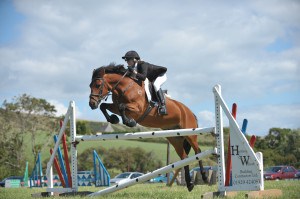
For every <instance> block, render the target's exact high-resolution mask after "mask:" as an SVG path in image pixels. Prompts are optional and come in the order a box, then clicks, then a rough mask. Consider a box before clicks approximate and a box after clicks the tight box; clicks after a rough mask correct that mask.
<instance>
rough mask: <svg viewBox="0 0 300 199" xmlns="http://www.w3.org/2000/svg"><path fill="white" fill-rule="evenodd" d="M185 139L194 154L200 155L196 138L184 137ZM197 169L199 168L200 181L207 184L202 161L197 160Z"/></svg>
mask: <svg viewBox="0 0 300 199" xmlns="http://www.w3.org/2000/svg"><path fill="white" fill-rule="evenodd" d="M186 139H187V140H188V142H189V143H190V144H191V147H192V148H193V150H194V151H195V154H198V153H201V149H200V148H199V146H198V141H197V136H188V137H186ZM199 167H200V170H201V176H202V180H203V181H204V182H205V183H208V181H207V176H206V172H205V171H204V167H203V163H202V160H199Z"/></svg>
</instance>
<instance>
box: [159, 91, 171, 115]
mask: <svg viewBox="0 0 300 199" xmlns="http://www.w3.org/2000/svg"><path fill="white" fill-rule="evenodd" d="M157 97H158V101H159V102H160V103H159V104H160V106H159V108H158V113H159V114H161V115H168V113H167V108H166V101H165V96H164V94H163V92H162V90H161V89H159V90H158V91H157Z"/></svg>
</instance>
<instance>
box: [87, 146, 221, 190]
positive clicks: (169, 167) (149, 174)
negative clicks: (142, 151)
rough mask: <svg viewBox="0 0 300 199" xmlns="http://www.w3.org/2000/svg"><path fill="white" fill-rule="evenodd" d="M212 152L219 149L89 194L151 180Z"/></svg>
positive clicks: (215, 150)
mask: <svg viewBox="0 0 300 199" xmlns="http://www.w3.org/2000/svg"><path fill="white" fill-rule="evenodd" d="M211 154H217V149H216V148H214V149H210V150H206V151H204V152H202V153H199V154H196V155H195V156H192V157H189V158H186V159H183V160H180V161H177V162H175V163H173V164H169V165H167V166H165V167H162V168H160V169H157V170H155V171H153V172H151V173H147V174H145V175H142V176H140V177H138V178H134V179H131V180H129V181H127V182H124V183H122V182H121V183H119V184H117V185H114V186H111V187H108V188H106V189H103V190H100V191H98V192H95V193H92V194H90V195H88V196H99V195H104V194H108V193H112V192H115V191H118V190H120V189H124V188H127V187H129V186H132V185H135V184H138V183H142V182H146V181H147V180H150V179H151V178H153V177H156V176H158V175H160V174H164V173H167V172H170V171H173V170H175V169H179V168H182V167H184V166H186V165H188V164H190V163H192V162H194V161H199V160H200V159H202V158H204V157H206V156H208V155H211Z"/></svg>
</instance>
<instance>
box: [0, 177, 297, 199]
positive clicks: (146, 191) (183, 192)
mask: <svg viewBox="0 0 300 199" xmlns="http://www.w3.org/2000/svg"><path fill="white" fill-rule="evenodd" d="M265 189H266V190H267V189H281V190H282V192H283V195H282V196H281V197H278V198H289V199H293V198H299V194H300V181H299V180H294V181H293V180H290V181H266V182H265ZM45 190H46V189H45V188H34V189H30V188H10V189H9V188H0V199H16V198H17V199H18V198H20V199H29V198H30V199H32V197H31V194H33V193H40V192H44V191H45ZM97 190H99V188H95V187H80V189H79V191H93V192H94V191H97ZM214 191H217V186H216V185H214V186H208V185H198V186H195V188H194V190H193V191H192V192H188V191H187V189H186V188H185V187H183V186H177V185H173V187H167V186H166V185H164V184H149V183H145V184H139V185H135V186H132V187H129V188H127V189H123V190H120V191H118V192H115V193H112V194H109V195H105V196H103V197H102V198H111V199H117V198H118V199H122V198H124V199H133V198H149V199H150V198H151V199H154V198H163V199H168V198H170V199H176V198H201V195H202V194H204V193H207V192H214ZM245 193H246V192H240V193H239V194H238V195H237V196H235V197H231V198H245ZM68 198H70V199H72V198H88V197H79V196H76V197H68ZM97 198H99V197H97Z"/></svg>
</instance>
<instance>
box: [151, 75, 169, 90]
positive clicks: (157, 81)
mask: <svg viewBox="0 0 300 199" xmlns="http://www.w3.org/2000/svg"><path fill="white" fill-rule="evenodd" d="M166 80H167V75H166V73H165V74H163V75H162V76H158V77H157V78H156V79H155V81H154V82H153V86H154V89H155V91H158V90H159V89H160V87H161V85H163V83H165V81H166Z"/></svg>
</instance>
